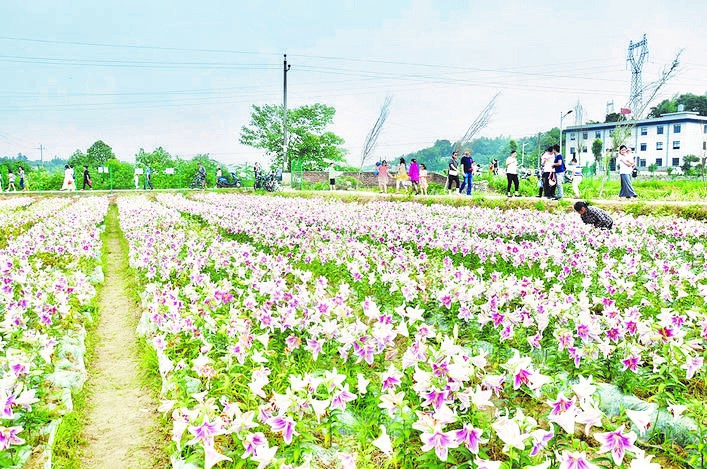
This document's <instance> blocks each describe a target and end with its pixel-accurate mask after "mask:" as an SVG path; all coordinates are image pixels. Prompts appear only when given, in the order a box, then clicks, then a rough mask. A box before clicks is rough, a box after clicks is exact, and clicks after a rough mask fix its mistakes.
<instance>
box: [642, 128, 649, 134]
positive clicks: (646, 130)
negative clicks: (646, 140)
mask: <svg viewBox="0 0 707 469" xmlns="http://www.w3.org/2000/svg"><path fill="white" fill-rule="evenodd" d="M641 135H648V127H641Z"/></svg>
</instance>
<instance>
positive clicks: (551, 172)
mask: <svg viewBox="0 0 707 469" xmlns="http://www.w3.org/2000/svg"><path fill="white" fill-rule="evenodd" d="M540 164H541V165H542V168H543V175H542V181H543V194H544V195H545V198H546V199H553V198H554V197H555V182H556V181H555V182H553V178H554V177H555V153H554V149H553V147H548V148H547V150H545V153H543V156H542V158H541V159H540Z"/></svg>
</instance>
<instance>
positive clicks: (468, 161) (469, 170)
mask: <svg viewBox="0 0 707 469" xmlns="http://www.w3.org/2000/svg"><path fill="white" fill-rule="evenodd" d="M459 162H460V163H461V170H462V174H463V176H462V177H463V178H464V179H463V180H462V184H461V186H460V187H459V193H460V194H461V193H463V192H464V188H465V187H466V195H471V193H472V192H473V191H474V159H473V158H472V157H471V152H470V151H469V150H467V151H465V152H464V156H462V159H461V161H459Z"/></svg>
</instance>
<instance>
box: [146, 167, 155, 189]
mask: <svg viewBox="0 0 707 469" xmlns="http://www.w3.org/2000/svg"><path fill="white" fill-rule="evenodd" d="M143 187H144V188H145V190H147V188H148V187H149V188H150V189H154V187H152V170H151V169H150V167H149V166H145V184H144V186H143Z"/></svg>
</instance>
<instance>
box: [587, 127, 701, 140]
mask: <svg viewBox="0 0 707 469" xmlns="http://www.w3.org/2000/svg"><path fill="white" fill-rule="evenodd" d="M705 133H706V134H707V125H705ZM594 138H601V132H599V131H598V130H597V131H596V132H594Z"/></svg>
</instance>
